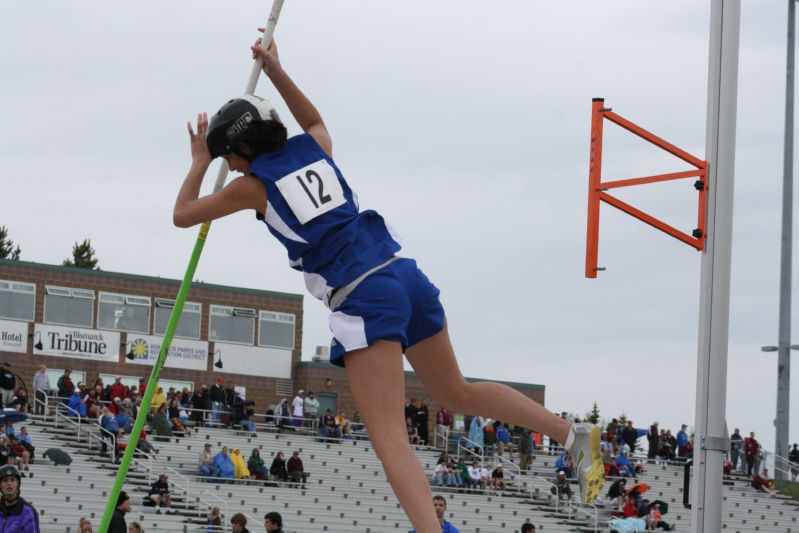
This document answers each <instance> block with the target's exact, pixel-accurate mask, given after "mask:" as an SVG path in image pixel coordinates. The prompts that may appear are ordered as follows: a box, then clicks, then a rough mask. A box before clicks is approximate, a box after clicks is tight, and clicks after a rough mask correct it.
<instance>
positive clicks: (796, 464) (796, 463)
mask: <svg viewBox="0 0 799 533" xmlns="http://www.w3.org/2000/svg"><path fill="white" fill-rule="evenodd" d="M23 429H25V428H23ZM788 460H789V461H790V462H791V463H792V464H791V480H792V481H793V480H795V479H796V476H797V474H799V444H794V445H793V448H791V451H790V452H788Z"/></svg>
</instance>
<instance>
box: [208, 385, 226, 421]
mask: <svg viewBox="0 0 799 533" xmlns="http://www.w3.org/2000/svg"><path fill="white" fill-rule="evenodd" d="M222 383H223V381H222V378H216V381H215V382H214V384H213V385H211V390H210V391H209V392H208V397H209V398H210V400H211V422H213V423H214V424H219V423H220V421H221V412H222V407H223V406H224V404H225V390H224V389H223V388H222Z"/></svg>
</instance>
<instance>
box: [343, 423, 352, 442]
mask: <svg viewBox="0 0 799 533" xmlns="http://www.w3.org/2000/svg"><path fill="white" fill-rule="evenodd" d="M341 438H342V439H344V440H353V438H355V437H354V436H353V434H352V424H350V421H349V420H345V421H344V425H343V426H341Z"/></svg>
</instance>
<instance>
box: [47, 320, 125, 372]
mask: <svg viewBox="0 0 799 533" xmlns="http://www.w3.org/2000/svg"><path fill="white" fill-rule="evenodd" d="M33 353H34V354H36V355H53V356H56V357H75V358H77V359H91V360H92V361H109V362H112V363H116V362H118V361H119V333H117V332H115V331H100V330H96V329H82V328H72V327H68V326H66V327H65V326H51V325H49V324H35V325H34V333H33Z"/></svg>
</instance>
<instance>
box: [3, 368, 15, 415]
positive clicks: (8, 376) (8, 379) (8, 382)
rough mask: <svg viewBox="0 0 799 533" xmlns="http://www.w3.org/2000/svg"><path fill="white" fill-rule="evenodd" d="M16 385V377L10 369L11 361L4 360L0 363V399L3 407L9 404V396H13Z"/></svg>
mask: <svg viewBox="0 0 799 533" xmlns="http://www.w3.org/2000/svg"><path fill="white" fill-rule="evenodd" d="M16 386H17V379H16V378H15V377H14V373H13V372H12V371H11V363H9V362H8V361H4V362H3V363H0V399H2V401H3V407H9V406H10V405H11V398H12V397H13V396H14V389H15V388H16Z"/></svg>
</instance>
